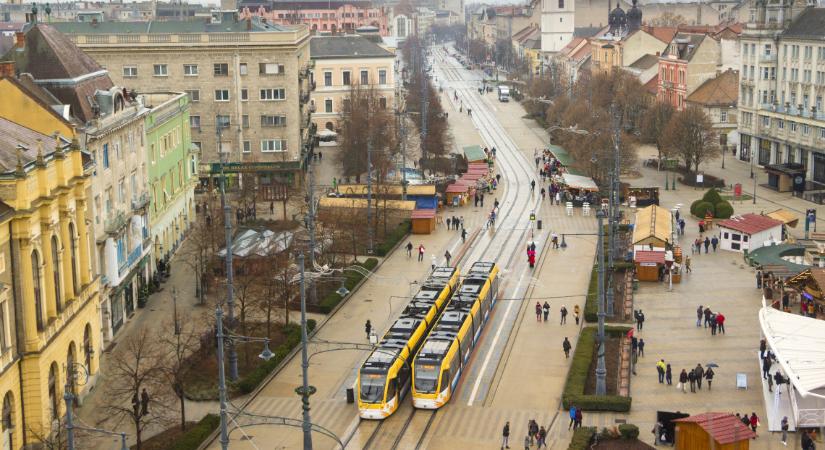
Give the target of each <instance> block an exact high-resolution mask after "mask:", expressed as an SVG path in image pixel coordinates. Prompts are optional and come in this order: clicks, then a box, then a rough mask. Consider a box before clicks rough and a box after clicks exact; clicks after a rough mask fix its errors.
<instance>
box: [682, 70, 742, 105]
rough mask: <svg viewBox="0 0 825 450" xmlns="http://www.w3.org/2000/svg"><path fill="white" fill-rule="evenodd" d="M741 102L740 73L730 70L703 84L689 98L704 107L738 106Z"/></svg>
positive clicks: (690, 101)
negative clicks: (739, 101) (738, 102)
mask: <svg viewBox="0 0 825 450" xmlns="http://www.w3.org/2000/svg"><path fill="white" fill-rule="evenodd" d="M738 100H739V72H738V71H735V70H731V69H728V70H726V71H724V72H722V73H720V74H719V75H717V76H716V77H714V78H711V79H710V80H707V81H705V82H704V83H702V84H701V85H700V86H699V87H698V88H696V90H695V91H693V93H692V94H690V95H689V96H688V98H687V101H688V102H689V103H698V104H700V105H702V106H731V107H734V106H736V103H737V101H738Z"/></svg>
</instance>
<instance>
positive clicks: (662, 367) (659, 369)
mask: <svg viewBox="0 0 825 450" xmlns="http://www.w3.org/2000/svg"><path fill="white" fill-rule="evenodd" d="M668 367H670V364H668ZM656 372H658V373H659V384H662V383H664V381H665V360H664V359H660V360H659V362H657V363H656ZM668 384H670V383H668Z"/></svg>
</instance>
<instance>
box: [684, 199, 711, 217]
mask: <svg viewBox="0 0 825 450" xmlns="http://www.w3.org/2000/svg"><path fill="white" fill-rule="evenodd" d="M708 212H710V214H711V215H715V213H716V211H714V209H713V204H712V203H710V202H706V201H704V200H700V201H698V202H694V203H693V204H692V205H690V213H691V214H693V215H694V216H695V217H698V218H700V219H703V218H704V217H705V216H706V215H707V213H708Z"/></svg>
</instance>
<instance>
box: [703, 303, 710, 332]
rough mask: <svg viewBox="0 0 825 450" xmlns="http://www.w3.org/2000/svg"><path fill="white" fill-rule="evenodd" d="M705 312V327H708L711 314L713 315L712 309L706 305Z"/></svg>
mask: <svg viewBox="0 0 825 450" xmlns="http://www.w3.org/2000/svg"><path fill="white" fill-rule="evenodd" d="M704 314H705V328H707V327H708V325H710V316H711V310H710V307H709V306H705V311H704Z"/></svg>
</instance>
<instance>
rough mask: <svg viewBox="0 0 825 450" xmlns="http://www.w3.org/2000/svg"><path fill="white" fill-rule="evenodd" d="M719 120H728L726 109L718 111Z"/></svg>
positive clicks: (724, 121) (723, 121) (722, 121)
mask: <svg viewBox="0 0 825 450" xmlns="http://www.w3.org/2000/svg"><path fill="white" fill-rule="evenodd" d="M719 122H721V123H727V122H728V112H727V111H720V112H719Z"/></svg>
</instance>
